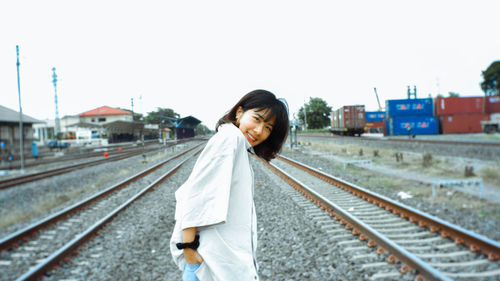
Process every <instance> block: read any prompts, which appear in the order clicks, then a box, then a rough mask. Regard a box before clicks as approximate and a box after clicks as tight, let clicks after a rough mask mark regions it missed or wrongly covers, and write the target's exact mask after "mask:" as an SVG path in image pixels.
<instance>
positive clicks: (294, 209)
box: [44, 159, 366, 281]
mask: <svg viewBox="0 0 500 281" xmlns="http://www.w3.org/2000/svg"><path fill="white" fill-rule="evenodd" d="M193 165H194V160H190V161H188V162H187V163H186V164H185V165H184V166H183V167H182V168H181V169H180V170H179V171H178V172H177V173H176V174H174V175H173V176H172V177H170V178H169V179H168V180H167V181H165V182H164V183H163V184H162V185H160V186H158V187H157V188H156V189H155V191H154V192H151V193H149V194H147V195H145V196H144V197H143V198H141V199H140V200H139V201H137V202H136V203H135V204H134V205H133V206H131V207H130V208H128V209H127V210H126V211H125V212H124V213H122V214H120V215H119V216H117V217H116V218H115V219H114V220H113V221H112V222H111V223H110V224H108V226H107V227H106V229H105V230H103V231H100V235H99V236H97V237H96V238H95V240H94V241H91V242H90V243H88V244H87V246H86V247H84V248H80V249H79V251H80V254H79V255H77V256H74V257H73V260H72V262H71V263H67V264H64V265H63V266H62V268H61V269H59V270H57V271H53V272H51V274H50V276H49V277H48V278H46V279H44V280H61V279H72V280H179V279H180V276H181V271H179V270H178V269H177V267H176V266H175V264H174V263H173V261H172V257H171V255H170V250H169V240H170V235H171V232H172V230H173V226H174V218H173V216H174V210H175V199H174V197H173V193H174V191H175V190H176V189H177V188H178V187H179V186H180V185H181V184H182V183H183V182H184V181H185V180H186V179H187V177H188V176H189V173H190V171H191V169H192V166H193ZM252 166H253V167H254V171H255V204H256V209H257V216H258V217H257V218H258V235H259V236H258V237H259V242H258V252H257V259H258V261H259V276H260V279H261V280H272V281H280V280H283V281H285V280H347V281H349V280H363V279H365V277H366V276H364V275H363V273H362V272H361V271H360V270H359V268H357V267H356V266H355V264H354V262H352V261H350V259H349V256H346V255H344V253H343V252H337V251H336V249H335V248H332V244H331V241H328V239H325V238H324V237H325V236H326V235H327V233H326V232H325V230H323V229H321V227H320V224H318V223H317V222H316V221H315V220H313V219H311V217H308V216H305V215H304V214H305V211H304V208H303V207H301V206H299V205H298V204H297V203H296V202H295V201H293V200H292V199H291V198H290V197H289V196H288V193H286V192H284V191H283V190H289V189H290V188H291V187H290V186H289V185H288V184H286V183H285V182H284V181H282V180H281V179H280V178H279V177H278V176H276V175H274V174H272V173H271V172H270V171H269V170H267V168H266V167H265V166H263V165H262V163H261V162H260V161H259V160H256V159H253V160H252Z"/></svg>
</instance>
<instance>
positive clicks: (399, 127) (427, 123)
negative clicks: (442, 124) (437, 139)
mask: <svg viewBox="0 0 500 281" xmlns="http://www.w3.org/2000/svg"><path fill="white" fill-rule="evenodd" d="M386 130H387V135H389V136H401V135H437V134H438V120H437V118H436V117H432V116H424V117H420V116H410V117H393V118H389V119H387V120H386Z"/></svg>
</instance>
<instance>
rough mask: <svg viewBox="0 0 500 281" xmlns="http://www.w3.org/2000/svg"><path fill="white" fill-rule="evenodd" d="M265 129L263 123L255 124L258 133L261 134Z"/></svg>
mask: <svg viewBox="0 0 500 281" xmlns="http://www.w3.org/2000/svg"><path fill="white" fill-rule="evenodd" d="M263 129H264V126H263V125H262V124H259V125H257V126H255V132H256V133H258V134H259V135H260V134H261V133H262V130H263Z"/></svg>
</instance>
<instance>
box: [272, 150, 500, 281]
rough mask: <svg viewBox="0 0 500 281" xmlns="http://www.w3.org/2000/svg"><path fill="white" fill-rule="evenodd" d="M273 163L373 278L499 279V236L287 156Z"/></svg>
mask: <svg viewBox="0 0 500 281" xmlns="http://www.w3.org/2000/svg"><path fill="white" fill-rule="evenodd" d="M268 166H269V167H270V168H271V170H273V171H274V172H275V173H277V174H278V175H279V176H280V177H282V178H283V179H284V180H285V181H287V182H288V183H289V184H290V185H291V186H293V187H294V188H295V189H296V190H298V191H299V192H300V193H302V194H303V195H304V196H305V197H304V198H307V200H310V201H312V202H313V203H315V204H316V205H317V206H318V207H319V208H317V207H315V208H313V209H310V208H309V209H307V210H306V213H307V212H309V213H311V212H312V213H314V214H315V215H319V214H317V212H318V210H322V212H323V213H324V214H326V215H324V216H325V217H324V218H323V219H322V220H321V221H322V223H323V224H324V228H326V229H327V232H328V233H329V234H330V235H331V237H328V239H330V240H331V241H335V242H334V243H337V244H340V245H343V246H344V251H347V252H349V253H351V254H352V255H353V260H354V261H356V262H357V263H358V264H360V269H361V270H363V271H364V272H365V273H366V274H367V275H369V276H371V279H372V280H387V279H391V280H392V279H394V280H399V279H400V278H405V280H407V278H409V277H408V276H404V277H403V276H401V275H402V274H404V273H407V274H408V275H410V276H411V275H413V276H414V279H416V280H454V279H459V280H498V279H500V262H499V258H500V243H498V242H496V241H493V240H491V239H488V238H486V237H484V236H481V235H478V234H475V233H473V232H471V231H468V230H465V229H462V228H460V227H458V226H455V225H453V224H451V223H448V222H445V221H442V220H440V219H439V218H436V217H433V216H431V215H428V214H426V213H423V212H420V211H418V210H416V209H413V208H411V207H407V206H405V205H403V204H401V203H398V202H396V201H393V200H391V199H388V198H386V197H384V196H381V195H377V194H375V193H373V192H370V191H368V190H365V189H363V188H361V187H358V186H356V185H354V184H351V183H348V182H345V181H343V180H341V179H338V178H336V177H333V176H330V175H328V174H325V173H323V172H321V171H319V170H316V169H314V168H312V167H309V166H307V165H303V164H300V163H298V162H295V161H293V160H292V159H289V158H286V157H280V158H279V160H278V161H276V160H274V161H272V164H269V165H268ZM292 175H293V176H292ZM295 193H296V192H295ZM295 198H296V197H295ZM296 200H302V202H299V204H300V205H301V206H306V205H305V204H306V203H304V202H303V201H304V200H305V199H296ZM308 204H309V203H308ZM398 268H399V270H398Z"/></svg>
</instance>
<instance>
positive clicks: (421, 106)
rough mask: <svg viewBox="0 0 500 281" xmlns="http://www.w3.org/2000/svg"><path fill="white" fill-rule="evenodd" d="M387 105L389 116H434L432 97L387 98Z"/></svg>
mask: <svg viewBox="0 0 500 281" xmlns="http://www.w3.org/2000/svg"><path fill="white" fill-rule="evenodd" d="M385 105H386V106H385V108H386V113H387V116H388V117H398V116H434V103H433V101H432V98H427V99H404V100H387V101H386V102H385Z"/></svg>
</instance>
